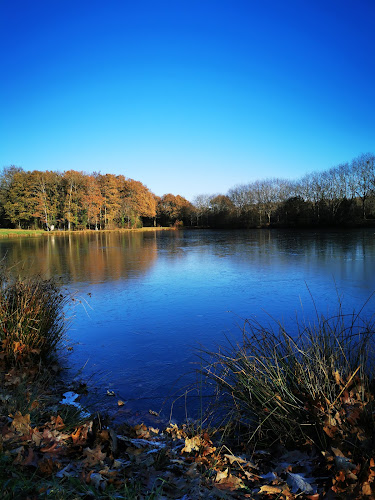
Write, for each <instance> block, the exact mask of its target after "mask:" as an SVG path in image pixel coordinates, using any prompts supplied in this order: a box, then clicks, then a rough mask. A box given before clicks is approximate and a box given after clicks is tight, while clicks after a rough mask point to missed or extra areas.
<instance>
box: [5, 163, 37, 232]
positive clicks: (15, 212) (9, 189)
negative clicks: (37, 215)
mask: <svg viewBox="0 0 375 500" xmlns="http://www.w3.org/2000/svg"><path fill="white" fill-rule="evenodd" d="M30 181H31V175H30V173H29V172H24V171H23V170H20V171H17V172H14V173H13V175H12V178H11V181H10V182H9V183H8V184H7V186H6V191H5V192H4V193H3V194H4V213H5V217H6V218H7V219H8V220H9V221H10V222H11V223H12V224H14V225H15V226H17V227H18V228H20V229H21V228H23V229H25V228H28V227H30V225H32V222H33V214H34V211H35V196H34V193H33V189H32V185H31V182H30Z"/></svg>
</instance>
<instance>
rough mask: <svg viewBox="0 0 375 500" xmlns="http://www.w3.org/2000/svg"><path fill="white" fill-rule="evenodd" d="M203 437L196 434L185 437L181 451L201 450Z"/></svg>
mask: <svg viewBox="0 0 375 500" xmlns="http://www.w3.org/2000/svg"><path fill="white" fill-rule="evenodd" d="M201 444H202V442H201V438H200V437H199V436H194V437H192V438H191V439H189V438H186V439H185V446H184V448H182V450H181V453H190V452H192V451H199V447H200V446H201Z"/></svg>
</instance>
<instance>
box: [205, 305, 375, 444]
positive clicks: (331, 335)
mask: <svg viewBox="0 0 375 500" xmlns="http://www.w3.org/2000/svg"><path fill="white" fill-rule="evenodd" d="M275 324H276V326H275V327H274V326H262V325H260V324H259V323H257V322H256V321H253V320H247V321H246V323H245V327H244V331H243V340H242V343H241V344H238V345H230V344H229V346H228V348H226V349H224V350H221V352H218V353H210V352H204V353H202V357H203V359H204V361H205V362H206V364H205V367H204V368H203V372H204V373H205V375H206V376H207V378H208V380H209V381H211V382H212V381H213V382H214V383H215V385H216V389H217V392H218V401H219V404H220V409H221V413H223V409H224V413H225V414H226V418H227V419H228V420H229V422H230V423H231V424H233V423H236V425H237V426H239V427H240V428H241V429H242V430H243V431H244V433H245V434H246V436H245V437H246V438H247V440H248V441H249V442H250V441H252V440H253V441H254V442H255V441H257V442H258V443H261V444H268V445H269V444H270V443H281V444H284V445H289V444H291V445H293V446H295V445H296V444H297V445H298V444H303V443H306V442H310V443H314V444H315V445H316V446H317V447H318V448H320V449H321V450H324V449H326V446H327V445H328V444H331V445H332V444H334V443H338V442H343V441H346V442H347V443H351V444H352V445H353V447H357V445H358V444H360V445H361V448H362V449H363V447H365V446H366V445H369V446H370V447H371V442H372V440H373V439H374V437H375V434H374V421H373V416H374V412H373V410H374V402H373V400H374V372H373V350H372V348H373V334H374V325H373V322H372V320H369V321H364V320H362V319H361V317H360V316H359V315H356V314H352V315H345V314H343V312H342V309H341V306H340V310H339V312H338V314H337V315H335V316H333V317H330V318H325V317H324V316H319V315H318V314H317V317H316V320H315V322H314V323H312V324H311V323H308V324H306V323H305V322H304V323H303V324H300V323H299V322H298V320H297V322H296V325H295V331H293V332H292V333H288V332H287V331H286V329H285V328H284V327H283V325H282V324H281V323H278V322H276V323H275ZM243 437H244V436H243Z"/></svg>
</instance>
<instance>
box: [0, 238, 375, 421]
mask: <svg viewBox="0 0 375 500" xmlns="http://www.w3.org/2000/svg"><path fill="white" fill-rule="evenodd" d="M0 254H1V256H2V258H3V259H5V261H6V264H7V266H14V269H15V270H16V271H17V272H18V273H19V274H21V275H27V274H32V273H41V274H42V275H43V276H46V277H51V276H56V277H58V278H59V279H60V280H61V282H62V283H63V285H64V286H65V287H67V288H68V290H69V291H70V292H71V293H74V294H75V297H76V298H77V299H78V300H79V301H80V303H77V305H76V306H75V308H74V316H75V317H74V318H73V319H72V322H71V326H70V328H69V337H70V339H71V340H72V342H73V343H74V344H76V345H75V347H74V351H73V353H72V354H71V356H70V360H69V363H70V366H71V367H72V368H71V370H70V374H71V376H72V377H73V376H75V375H76V374H77V373H78V370H79V369H80V368H82V367H84V369H83V371H82V373H83V378H86V379H88V380H89V383H90V384H91V385H92V386H93V387H95V388H96V389H97V394H98V396H100V398H101V399H100V404H101V405H102V406H103V407H104V408H106V409H107V410H108V411H109V412H110V413H111V414H112V415H114V416H115V417H116V418H122V417H126V418H132V417H133V416H134V415H136V416H137V418H139V417H141V418H143V417H145V416H146V415H147V414H148V410H150V409H151V410H153V411H156V412H161V415H162V418H164V419H169V417H170V415H172V418H175V419H177V420H181V419H183V418H185V415H186V413H187V414H188V415H190V416H194V412H195V410H196V409H197V408H198V407H199V405H200V404H201V403H200V400H199V397H198V392H197V390H195V389H194V388H192V383H194V382H195V381H197V383H198V386H199V385H200V380H199V377H197V375H196V368H197V367H199V359H198V357H197V354H196V353H197V349H198V348H199V347H200V346H203V347H205V348H208V349H211V350H216V349H217V348H218V346H220V345H223V344H225V343H226V342H227V338H229V339H230V340H231V341H233V342H235V341H237V340H240V338H241V328H242V326H243V324H244V319H245V318H255V319H257V320H259V321H260V322H261V323H262V322H264V323H266V322H267V323H270V322H272V318H274V319H276V320H282V321H283V322H284V324H285V325H286V326H290V327H291V328H292V327H293V322H294V319H295V316H296V312H297V313H298V316H299V317H303V316H304V317H305V318H307V319H311V318H313V317H314V314H315V313H314V308H315V306H316V308H317V310H318V311H319V312H322V313H324V314H330V313H331V314H334V313H335V312H336V311H337V305H338V296H340V297H341V298H342V303H343V308H344V311H345V312H352V311H353V310H359V309H360V308H361V307H362V306H363V304H364V303H365V301H366V300H367V299H368V298H369V297H370V295H371V293H372V292H373V291H374V290H375V234H374V231H373V230H368V229H366V230H350V231H334V232H333V231H324V232H323V231H292V230H288V231H284V230H243V231H213V230H189V229H186V230H181V231H147V232H128V233H126V232H108V233H105V232H103V233H100V232H92V233H91V234H87V233H85V234H69V235H63V236H59V235H56V236H54V235H48V236H45V237H39V238H15V239H2V240H0ZM311 297H313V299H314V303H315V305H314V303H313V301H312V299H311ZM372 310H373V301H370V303H369V304H368V305H367V306H366V308H365V311H364V314H372ZM77 376H78V375H77ZM107 390H110V391H115V393H116V397H115V398H111V397H109V396H107V395H106V391H107ZM181 395H183V396H182V397H180V396H181ZM101 396H102V397H101ZM178 398H179V399H178ZM118 399H122V400H123V401H125V405H124V406H123V407H120V408H119V407H117V400H118ZM172 403H173V405H172ZM171 405H172V410H171ZM137 413H138V414H139V415H137ZM145 418H146V417H145Z"/></svg>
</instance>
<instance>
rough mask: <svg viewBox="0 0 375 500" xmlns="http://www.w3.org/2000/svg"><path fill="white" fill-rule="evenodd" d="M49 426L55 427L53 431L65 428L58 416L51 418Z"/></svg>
mask: <svg viewBox="0 0 375 500" xmlns="http://www.w3.org/2000/svg"><path fill="white" fill-rule="evenodd" d="M51 424H52V425H53V426H54V427H55V429H58V430H61V429H63V428H64V427H65V424H64V422H63V419H62V418H61V417H60V415H57V417H51Z"/></svg>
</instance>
